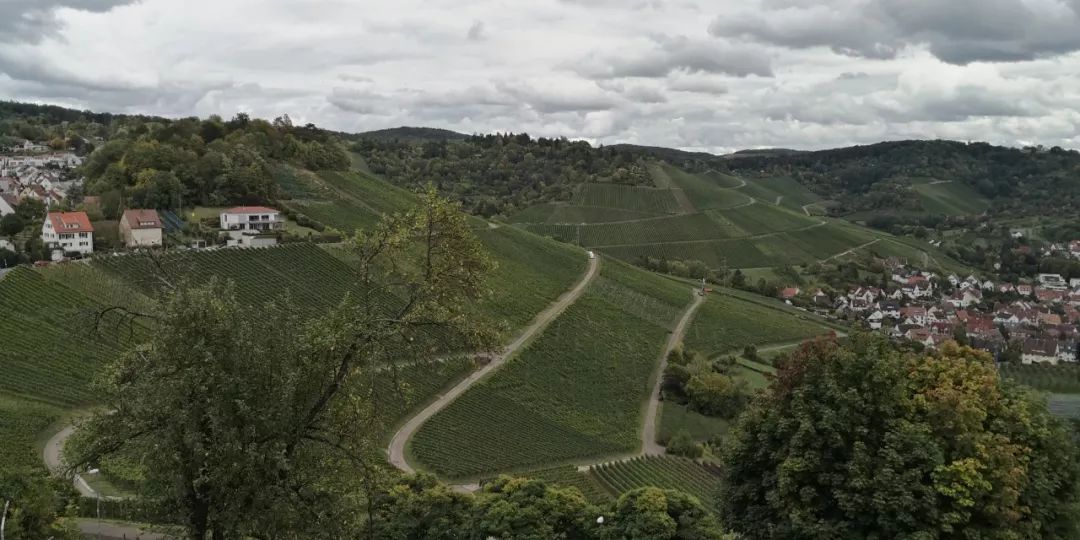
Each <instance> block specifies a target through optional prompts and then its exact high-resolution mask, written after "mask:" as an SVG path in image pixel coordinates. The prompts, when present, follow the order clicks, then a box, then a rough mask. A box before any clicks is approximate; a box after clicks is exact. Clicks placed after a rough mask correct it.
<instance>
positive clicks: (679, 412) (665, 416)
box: [656, 401, 731, 444]
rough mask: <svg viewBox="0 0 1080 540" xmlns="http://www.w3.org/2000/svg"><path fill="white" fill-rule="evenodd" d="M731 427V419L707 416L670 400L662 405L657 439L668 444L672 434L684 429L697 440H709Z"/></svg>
mask: <svg viewBox="0 0 1080 540" xmlns="http://www.w3.org/2000/svg"><path fill="white" fill-rule="evenodd" d="M730 428H731V422H730V421H729V420H725V419H723V418H716V417H712V416H705V415H703V414H700V413H698V412H695V411H692V410H690V408H689V407H687V406H686V405H680V404H678V403H675V402H670V401H668V402H664V403H663V404H662V405H661V406H660V423H659V425H658V429H657V433H656V441H657V442H659V443H660V444H666V443H667V441H669V440H671V437H672V436H674V435H675V434H676V433H678V432H680V431H684V430H685V431H686V432H687V433H689V434H690V436H691V437H693V438H694V440H696V441H707V440H709V439H710V438H712V437H714V436H716V435H721V434H724V433H727V431H728V429H730Z"/></svg>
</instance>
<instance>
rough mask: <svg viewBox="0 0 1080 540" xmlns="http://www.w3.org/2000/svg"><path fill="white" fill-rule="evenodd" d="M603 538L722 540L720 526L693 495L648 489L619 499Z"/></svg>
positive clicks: (631, 539) (630, 493)
mask: <svg viewBox="0 0 1080 540" xmlns="http://www.w3.org/2000/svg"><path fill="white" fill-rule="evenodd" d="M604 538H611V539H615V538H621V539H627V540H722V539H724V538H725V536H724V534H723V533H722V532H721V529H720V525H719V524H718V523H717V522H716V519H715V518H714V517H713V516H712V514H710V513H709V512H708V511H707V510H706V509H705V508H704V507H703V506H702V505H701V502H699V501H698V500H697V499H695V498H694V497H693V496H691V495H687V494H686V493H683V492H681V491H674V490H670V489H660V488H655V487H646V488H640V489H636V490H634V491H630V492H628V493H625V494H623V496H621V497H619V500H618V502H617V503H616V504H615V513H614V516H613V519H612V524H611V530H608V531H605V534H604Z"/></svg>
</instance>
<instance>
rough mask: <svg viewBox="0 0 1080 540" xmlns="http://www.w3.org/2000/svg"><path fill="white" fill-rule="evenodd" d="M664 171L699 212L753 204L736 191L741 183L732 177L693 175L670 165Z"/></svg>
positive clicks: (711, 174) (712, 174) (716, 174)
mask: <svg viewBox="0 0 1080 540" xmlns="http://www.w3.org/2000/svg"><path fill="white" fill-rule="evenodd" d="M663 170H664V172H665V173H666V174H667V176H668V177H669V178H670V179H671V181H672V183H673V184H674V186H675V187H678V188H680V189H682V190H683V193H685V194H686V196H687V197H688V198H689V199H690V201H691V202H692V203H693V204H694V207H696V208H697V209H698V210H713V209H723V208H732V207H735V206H741V205H745V204H748V203H750V202H752V199H751V198H750V197H749V196H747V195H745V194H743V193H741V192H740V191H739V190H738V189H735V187H736V186H738V185H740V184H741V182H739V181H738V180H737V179H735V178H732V177H730V176H726V175H720V174H718V173H709V174H707V175H697V174H691V173H688V172H685V171H683V170H680V169H677V168H675V167H671V166H669V165H663Z"/></svg>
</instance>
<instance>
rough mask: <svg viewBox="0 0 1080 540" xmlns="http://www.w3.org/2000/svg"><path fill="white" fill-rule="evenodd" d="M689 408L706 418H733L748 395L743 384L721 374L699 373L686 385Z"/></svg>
mask: <svg viewBox="0 0 1080 540" xmlns="http://www.w3.org/2000/svg"><path fill="white" fill-rule="evenodd" d="M686 394H687V396H689V398H690V408H692V409H694V410H695V411H697V412H699V413H701V414H704V415H706V416H719V417H722V418H734V417H735V416H737V415H738V414H739V412H740V411H742V409H743V406H744V405H745V402H746V399H747V396H748V393H747V390H746V387H745V383H742V382H741V381H736V380H735V379H734V378H733V377H730V376H728V375H724V374H722V373H715V372H709V373H701V374H698V375H694V376H693V377H691V378H690V381H689V382H687V383H686Z"/></svg>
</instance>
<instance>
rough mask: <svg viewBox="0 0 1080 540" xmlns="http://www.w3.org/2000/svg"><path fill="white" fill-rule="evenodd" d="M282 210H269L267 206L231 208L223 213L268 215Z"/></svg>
mask: <svg viewBox="0 0 1080 540" xmlns="http://www.w3.org/2000/svg"><path fill="white" fill-rule="evenodd" d="M279 212H280V210H276V209H274V208H268V207H266V206H237V207H236V208H230V209H228V210H226V211H224V212H222V213H224V214H267V213H279Z"/></svg>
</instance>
